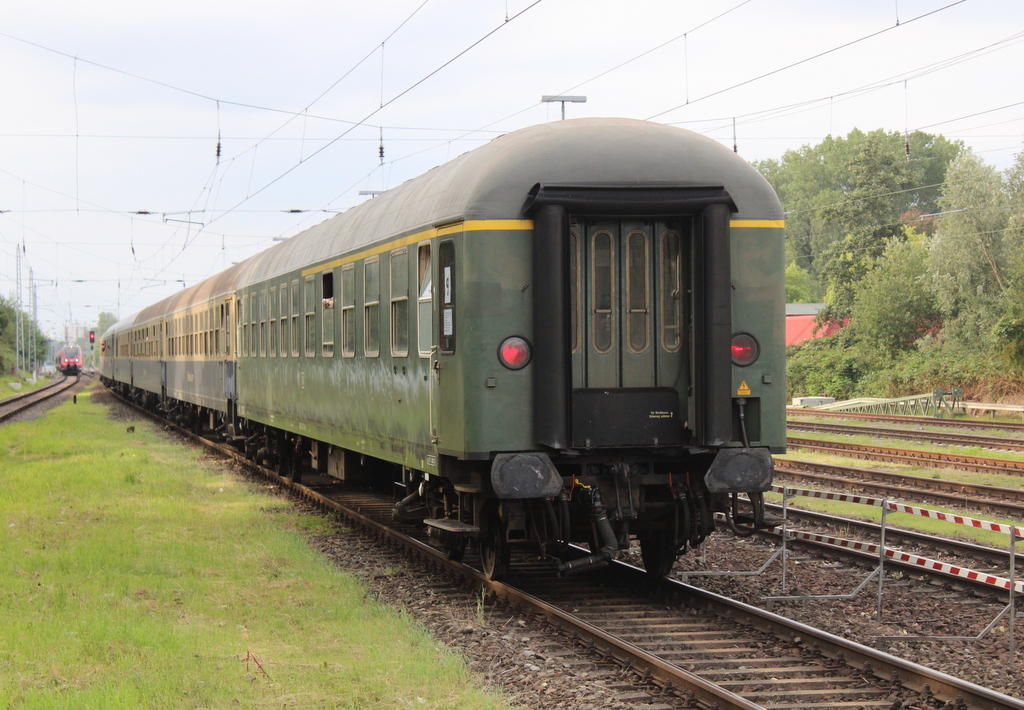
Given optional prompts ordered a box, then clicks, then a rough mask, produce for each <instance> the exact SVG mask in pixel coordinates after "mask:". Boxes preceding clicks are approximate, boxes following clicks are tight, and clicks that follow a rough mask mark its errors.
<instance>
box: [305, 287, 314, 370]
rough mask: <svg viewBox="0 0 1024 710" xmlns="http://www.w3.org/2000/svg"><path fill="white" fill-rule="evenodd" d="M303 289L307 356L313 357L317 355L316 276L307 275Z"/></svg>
mask: <svg viewBox="0 0 1024 710" xmlns="http://www.w3.org/2000/svg"><path fill="white" fill-rule="evenodd" d="M303 291H304V292H305V304H306V310H305V319H304V320H305V328H304V329H303V332H304V333H305V336H306V339H305V351H306V357H313V356H315V355H316V350H315V346H314V343H315V342H316V281H315V280H314V277H312V276H307V277H306V280H305V282H304V284H303Z"/></svg>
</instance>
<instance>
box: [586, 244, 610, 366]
mask: <svg viewBox="0 0 1024 710" xmlns="http://www.w3.org/2000/svg"><path fill="white" fill-rule="evenodd" d="M592 252H593V272H594V274H593V276H592V277H591V281H592V282H593V290H594V292H593V303H594V309H593V313H594V335H593V338H594V349H595V350H597V352H599V353H606V352H608V351H609V350H611V349H612V338H613V331H614V327H615V324H614V320H613V319H614V313H613V311H612V302H613V299H614V288H615V284H614V283H613V282H612V274H613V273H615V269H614V268H613V267H614V264H612V259H613V258H614V257H613V254H612V235H611V234H610V233H608V232H605V231H601V232H598V233H597V234H595V235H594V247H593V249H592Z"/></svg>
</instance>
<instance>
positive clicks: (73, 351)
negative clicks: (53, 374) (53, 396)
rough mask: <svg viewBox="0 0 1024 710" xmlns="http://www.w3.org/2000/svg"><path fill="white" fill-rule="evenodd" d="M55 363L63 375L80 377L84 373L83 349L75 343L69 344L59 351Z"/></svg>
mask: <svg viewBox="0 0 1024 710" xmlns="http://www.w3.org/2000/svg"><path fill="white" fill-rule="evenodd" d="M54 363H55V364H56V366H57V370H58V371H59V372H60V373H61V374H62V375H78V374H80V373H81V372H82V349H81V348H80V347H78V346H77V345H76V344H75V343H68V344H67V345H65V346H64V347H63V348H61V349H60V350H58V351H57V357H56V358H54Z"/></svg>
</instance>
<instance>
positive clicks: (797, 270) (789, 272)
mask: <svg viewBox="0 0 1024 710" xmlns="http://www.w3.org/2000/svg"><path fill="white" fill-rule="evenodd" d="M819 291H820V286H818V284H817V283H816V282H815V281H814V279H813V278H812V277H811V274H810V272H808V271H807V269H803V268H801V267H800V265H799V264H797V263H796V262H795V261H794V262H791V263H790V264H789V266H787V267H786V303H819V302H820V300H819Z"/></svg>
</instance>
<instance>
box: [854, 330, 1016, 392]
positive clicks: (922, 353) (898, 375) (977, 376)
mask: <svg viewBox="0 0 1024 710" xmlns="http://www.w3.org/2000/svg"><path fill="white" fill-rule="evenodd" d="M859 387H860V391H861V392H862V393H863V392H871V393H872V396H875V397H906V396H909V395H914V394H923V393H925V392H931V391H932V390H933V389H935V388H936V387H942V388H950V387H961V388H963V390H964V398H965V399H974V400H980V401H993V400H995V399H998V398H999V397H1001V396H1003V395H1007V394H1014V393H1016V392H1017V391H1018V389H1019V388H1020V384H1019V382H1018V381H1017V377H1015V376H1014V375H1012V373H1007V372H1006V368H1005V367H1003V366H1001V365H1000V364H999V363H998V362H996V360H995V359H994V358H993V357H992V355H991V353H990V352H989V351H988V350H987V349H986V348H984V347H979V345H978V344H976V343H974V344H972V343H963V342H960V341H956V340H951V339H949V338H946V337H944V336H926V337H924V338H922V339H921V340H919V341H918V342H917V344H916V347H915V348H914V349H912V350H908V351H906V352H904V353H902V354H900V355H899V356H898V357H894V358H892V359H891V360H890V362H889V363H888V366H887V367H884V368H881V367H876V368H874V369H872V370H870V371H867V372H865V375H864V377H863V378H862V379H861V382H860V383H859Z"/></svg>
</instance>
